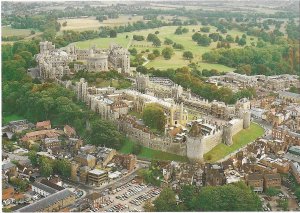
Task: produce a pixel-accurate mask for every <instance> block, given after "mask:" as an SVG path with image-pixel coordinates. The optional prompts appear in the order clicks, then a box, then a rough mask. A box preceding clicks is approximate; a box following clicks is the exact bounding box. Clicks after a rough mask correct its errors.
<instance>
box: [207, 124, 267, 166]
mask: <svg viewBox="0 0 300 213" xmlns="http://www.w3.org/2000/svg"><path fill="white" fill-rule="evenodd" d="M263 134H264V129H263V128H262V127H261V126H259V125H258V124H255V123H251V125H250V128H249V129H243V130H241V131H240V132H239V133H237V134H236V135H234V136H233V144H232V145H231V146H227V145H225V144H223V143H221V144H219V145H217V146H216V147H215V148H213V149H212V150H211V151H209V152H208V153H206V154H205V155H204V160H205V161H206V162H216V161H218V160H220V159H222V158H224V157H225V156H227V155H229V154H230V153H232V152H234V151H236V150H238V149H239V148H241V147H243V146H245V145H246V144H248V143H250V142H252V141H254V140H255V139H257V138H258V137H260V136H262V135H263Z"/></svg>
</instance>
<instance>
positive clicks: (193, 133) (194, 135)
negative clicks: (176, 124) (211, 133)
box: [186, 124, 204, 162]
mask: <svg viewBox="0 0 300 213" xmlns="http://www.w3.org/2000/svg"><path fill="white" fill-rule="evenodd" d="M200 132H201V129H200V128H199V127H198V125H197V124H194V125H193V126H192V128H191V130H190V132H189V134H188V136H187V139H186V156H187V157H188V158H189V159H191V160H192V161H196V162H202V161H203V151H204V147H203V143H202V141H201V140H202V135H201V133H200Z"/></svg>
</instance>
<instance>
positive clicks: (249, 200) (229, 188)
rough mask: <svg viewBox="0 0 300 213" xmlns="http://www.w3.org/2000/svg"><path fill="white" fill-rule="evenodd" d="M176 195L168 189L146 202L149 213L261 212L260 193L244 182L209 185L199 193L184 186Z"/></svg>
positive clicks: (191, 187)
mask: <svg viewBox="0 0 300 213" xmlns="http://www.w3.org/2000/svg"><path fill="white" fill-rule="evenodd" d="M178 195H179V196H178V198H179V199H177V198H176V193H175V192H174V191H173V190H172V189H170V188H165V189H163V191H162V192H161V193H160V195H159V196H158V197H157V198H156V199H155V200H154V201H153V204H154V206H152V205H151V204H150V203H147V204H146V205H145V206H144V208H145V210H146V211H158V212H171V211H173V212H175V211H217V212H218V211H220V212H222V211H261V210H262V202H261V201H260V198H259V196H258V195H257V194H255V193H254V192H253V191H252V190H251V189H250V187H248V186H247V185H246V184H245V183H243V182H237V183H233V184H227V185H223V186H206V187H203V188H201V189H200V190H198V189H197V188H196V187H195V186H192V185H184V186H182V187H181V190H180V191H179V194H178Z"/></svg>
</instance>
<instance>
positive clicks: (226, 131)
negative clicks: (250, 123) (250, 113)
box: [223, 123, 233, 146]
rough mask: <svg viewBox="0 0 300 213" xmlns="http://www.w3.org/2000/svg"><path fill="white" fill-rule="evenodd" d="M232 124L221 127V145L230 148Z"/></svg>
mask: <svg viewBox="0 0 300 213" xmlns="http://www.w3.org/2000/svg"><path fill="white" fill-rule="evenodd" d="M232 126H233V125H232V124H231V123H227V124H226V125H225V126H224V127H223V143H224V144H226V145H227V146H231V145H232V144H233V141H232Z"/></svg>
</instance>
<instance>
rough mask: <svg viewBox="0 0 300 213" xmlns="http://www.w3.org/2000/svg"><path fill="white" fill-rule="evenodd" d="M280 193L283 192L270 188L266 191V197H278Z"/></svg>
mask: <svg viewBox="0 0 300 213" xmlns="http://www.w3.org/2000/svg"><path fill="white" fill-rule="evenodd" d="M280 192H281V191H280V189H277V188H274V187H270V188H268V189H267V190H266V195H268V196H270V197H273V196H276V195H278V194H279V193H280Z"/></svg>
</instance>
